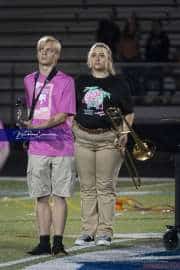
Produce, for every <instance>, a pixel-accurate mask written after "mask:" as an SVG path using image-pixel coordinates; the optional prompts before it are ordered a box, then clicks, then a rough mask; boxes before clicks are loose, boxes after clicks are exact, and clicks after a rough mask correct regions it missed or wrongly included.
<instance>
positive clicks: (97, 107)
mask: <svg viewBox="0 0 180 270" xmlns="http://www.w3.org/2000/svg"><path fill="white" fill-rule="evenodd" d="M83 92H86V94H85V95H84V99H83V102H84V103H85V104H86V106H87V109H85V110H84V113H85V114H88V115H93V114H98V115H100V116H102V115H105V113H104V110H103V102H104V99H105V98H108V99H110V97H111V94H110V93H108V92H106V91H104V90H103V89H102V88H99V87H98V86H88V87H86V88H85V89H84V90H83Z"/></svg>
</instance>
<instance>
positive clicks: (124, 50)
mask: <svg viewBox="0 0 180 270" xmlns="http://www.w3.org/2000/svg"><path fill="white" fill-rule="evenodd" d="M119 56H120V60H121V61H122V62H125V63H136V62H141V61H142V59H141V55H140V31H139V23H138V19H137V16H136V14H135V13H132V15H131V16H130V17H129V18H128V19H127V20H126V22H125V26H124V29H123V32H122V35H121V39H120V46H119ZM123 72H124V75H125V76H126V78H127V80H128V82H129V85H130V89H131V94H132V95H138V96H139V95H143V93H144V90H143V89H144V87H143V76H142V74H143V73H142V68H141V67H140V66H134V65H133V66H126V67H124V68H123Z"/></svg>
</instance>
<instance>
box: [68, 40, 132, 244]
mask: <svg viewBox="0 0 180 270" xmlns="http://www.w3.org/2000/svg"><path fill="white" fill-rule="evenodd" d="M87 64H88V67H89V69H90V71H91V73H90V74H89V75H81V76H80V77H79V78H78V79H77V80H76V94H77V115H76V118H75V123H74V128H73V130H74V134H75V138H76V141H75V154H76V164H77V171H78V176H79V179H80V189H81V217H82V234H81V236H80V237H79V238H78V239H77V240H76V241H75V244H76V245H87V244H90V243H92V242H93V241H94V240H95V243H96V245H110V244H111V239H112V236H113V229H112V224H113V217H114V207H115V197H116V192H115V186H116V178H117V176H118V172H119V169H120V167H121V165H122V162H123V157H122V154H121V152H120V151H119V150H118V149H117V148H116V147H115V144H114V141H115V139H116V135H115V133H114V132H113V131H112V126H111V121H110V120H109V118H108V116H107V115H106V110H107V108H108V107H110V106H111V107H112V106H113V107H118V108H120V109H121V111H122V113H123V114H124V116H125V118H126V120H127V121H128V123H129V124H130V125H132V123H133V118H134V114H133V106H132V99H131V96H130V92H129V88H128V86H127V84H126V82H125V80H124V79H123V77H122V76H116V75H115V70H114V67H113V62H112V54H111V50H110V48H109V47H108V46H107V45H106V44H104V43H95V44H94V45H93V46H92V47H91V49H90V51H89V53H88V61H87ZM119 129H120V130H122V129H123V131H125V130H127V129H128V127H127V126H126V124H125V123H122V124H121V126H120V127H119ZM119 140H120V142H119V143H120V144H121V146H122V147H125V145H126V143H127V134H125V135H121V136H120V138H119Z"/></svg>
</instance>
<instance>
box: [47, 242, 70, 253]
mask: <svg viewBox="0 0 180 270" xmlns="http://www.w3.org/2000/svg"><path fill="white" fill-rule="evenodd" d="M51 253H52V255H53V256H55V255H64V256H67V255H68V252H67V251H66V250H65V249H64V245H63V244H61V245H55V246H53V247H52V251H51Z"/></svg>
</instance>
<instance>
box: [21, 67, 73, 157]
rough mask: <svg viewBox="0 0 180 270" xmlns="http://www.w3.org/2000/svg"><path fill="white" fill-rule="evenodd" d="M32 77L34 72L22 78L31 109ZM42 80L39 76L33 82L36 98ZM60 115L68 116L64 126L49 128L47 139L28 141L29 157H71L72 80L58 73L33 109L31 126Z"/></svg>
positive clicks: (45, 88)
mask: <svg viewBox="0 0 180 270" xmlns="http://www.w3.org/2000/svg"><path fill="white" fill-rule="evenodd" d="M34 75H35V73H32V74H29V75H27V76H26V77H25V79H24V85H25V91H26V102H27V107H28V108H30V106H31V103H32V98H33V89H34ZM45 79H46V77H45V76H43V75H41V74H40V76H39V78H38V81H37V83H36V95H37V94H38V91H39V90H40V89H41V87H42V85H43V83H44V81H45ZM61 112H62V113H67V114H69V117H68V118H67V120H66V121H65V122H64V123H63V124H60V125H58V126H56V127H53V128H49V129H48V132H49V133H50V135H49V136H50V137H49V138H50V139H48V140H44V141H35V140H33V141H30V145H29V153H30V154H34V155H41V156H72V155H73V154H74V142H73V135H72V130H71V125H72V121H71V120H72V116H73V115H74V114H75V113H76V105H75V87H74V80H73V78H72V77H70V76H69V75H66V74H64V73H63V72H61V71H58V73H57V74H56V75H55V76H54V77H53V79H52V80H51V81H50V82H48V83H47V84H46V86H45V87H44V88H43V90H42V92H41V94H40V96H39V99H38V101H37V103H36V106H35V110H34V115H33V122H32V123H33V124H34V125H36V124H41V123H43V122H44V121H46V120H48V119H50V118H51V117H52V116H54V115H56V114H57V113H61ZM46 130H47V129H46Z"/></svg>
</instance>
